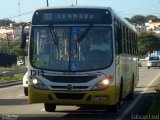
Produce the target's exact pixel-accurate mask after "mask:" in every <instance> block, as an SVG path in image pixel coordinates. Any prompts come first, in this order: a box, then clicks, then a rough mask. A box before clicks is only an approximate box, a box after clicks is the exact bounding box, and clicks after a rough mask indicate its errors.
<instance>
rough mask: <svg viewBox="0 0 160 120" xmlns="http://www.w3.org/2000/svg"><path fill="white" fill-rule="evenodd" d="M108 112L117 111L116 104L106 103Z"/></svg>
mask: <svg viewBox="0 0 160 120" xmlns="http://www.w3.org/2000/svg"><path fill="white" fill-rule="evenodd" d="M108 110H109V112H117V111H118V105H117V104H115V105H108Z"/></svg>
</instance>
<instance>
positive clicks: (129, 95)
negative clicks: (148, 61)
mask: <svg viewBox="0 0 160 120" xmlns="http://www.w3.org/2000/svg"><path fill="white" fill-rule="evenodd" d="M133 93H134V75H133V78H132V87H131V93H129V94H128V95H127V97H126V98H127V100H133Z"/></svg>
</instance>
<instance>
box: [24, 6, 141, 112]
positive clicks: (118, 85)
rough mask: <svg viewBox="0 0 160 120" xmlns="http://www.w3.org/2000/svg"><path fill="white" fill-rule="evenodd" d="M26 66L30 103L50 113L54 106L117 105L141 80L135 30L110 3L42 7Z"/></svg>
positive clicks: (35, 20)
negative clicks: (41, 105)
mask: <svg viewBox="0 0 160 120" xmlns="http://www.w3.org/2000/svg"><path fill="white" fill-rule="evenodd" d="M23 38H25V37H23ZM28 69H29V74H30V81H29V86H28V90H29V91H28V92H29V103H31V104H32V103H43V104H44V107H45V110H46V111H47V112H53V111H55V109H56V105H80V106H83V105H95V106H96V105H98V106H108V108H111V109H115V108H116V106H117V104H118V103H120V102H121V101H122V100H123V99H124V98H126V97H127V98H132V95H133V91H134V88H135V86H136V84H137V82H138V79H139V74H138V56H137V33H136V30H135V28H134V27H133V26H132V25H131V24H130V23H129V22H127V21H126V20H125V19H123V18H121V17H120V16H119V15H118V14H116V13H115V12H114V11H113V9H112V8H108V7H78V6H76V7H57V8H55V7H54V8H49V7H47V8H44V9H38V10H36V11H35V12H34V14H33V18H32V22H31V31H30V35H29V68H28Z"/></svg>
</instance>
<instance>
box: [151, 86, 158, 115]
mask: <svg viewBox="0 0 160 120" xmlns="http://www.w3.org/2000/svg"><path fill="white" fill-rule="evenodd" d="M155 91H156V92H157V93H158V95H157V97H156V100H155V101H154V103H153V104H152V106H151V108H150V110H149V112H148V114H149V115H160V86H159V87H157V88H156V89H155Z"/></svg>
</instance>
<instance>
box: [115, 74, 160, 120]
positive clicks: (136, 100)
mask: <svg viewBox="0 0 160 120" xmlns="http://www.w3.org/2000/svg"><path fill="white" fill-rule="evenodd" d="M159 77H160V73H159V74H158V75H157V76H156V77H155V78H154V79H153V80H152V81H151V82H150V83H149V84H148V85H147V86H146V87H145V88H143V89H142V90H143V91H141V92H140V93H141V94H139V95H138V97H137V98H136V99H135V100H134V101H133V102H132V103H131V105H130V106H129V107H128V108H127V109H126V110H125V111H124V112H123V113H122V114H121V115H120V116H118V117H117V118H116V120H122V119H123V118H124V117H125V116H126V115H127V114H128V113H129V112H130V111H131V110H132V108H133V107H134V106H135V105H136V104H137V102H138V101H139V100H140V99H141V97H142V95H143V94H144V93H145V92H146V91H147V89H148V87H150V86H151V85H152V84H153V83H154V82H155V81H156V80H157V79H158V78H159Z"/></svg>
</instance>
